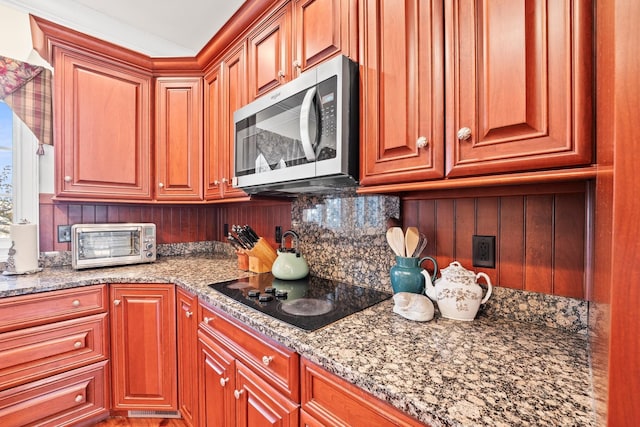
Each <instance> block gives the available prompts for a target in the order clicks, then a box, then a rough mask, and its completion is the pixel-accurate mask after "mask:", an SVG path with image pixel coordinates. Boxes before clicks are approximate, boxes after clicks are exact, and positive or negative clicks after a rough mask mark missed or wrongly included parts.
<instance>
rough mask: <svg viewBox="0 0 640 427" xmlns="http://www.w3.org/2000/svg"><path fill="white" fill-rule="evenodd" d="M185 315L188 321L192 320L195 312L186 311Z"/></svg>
mask: <svg viewBox="0 0 640 427" xmlns="http://www.w3.org/2000/svg"><path fill="white" fill-rule="evenodd" d="M184 315H185V316H187V319H188V318H190V317H191V316H193V312H192V311H185V312H184Z"/></svg>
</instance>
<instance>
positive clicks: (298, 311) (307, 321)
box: [209, 273, 391, 331]
mask: <svg viewBox="0 0 640 427" xmlns="http://www.w3.org/2000/svg"><path fill="white" fill-rule="evenodd" d="M209 287H211V288H212V289H214V290H216V291H218V292H221V293H223V294H224V295H226V296H228V297H230V298H232V299H234V300H236V301H238V302H241V303H242V304H244V305H246V306H248V307H251V308H253V309H255V310H258V311H260V312H262V313H265V314H268V315H269V316H271V317H275V318H276V319H279V320H282V321H284V322H286V323H289V324H290V325H293V326H296V327H298V328H301V329H304V330H307V331H313V330H316V329H318V328H321V327H323V326H326V325H328V324H329V323H332V322H335V321H336V320H339V319H342V318H343V317H346V316H348V315H350V314H353V313H356V312H358V311H360V310H363V309H365V308H367V307H371V306H372V305H375V304H377V303H379V302H381V301H384V300H386V299H389V298H391V294H389V293H386V292H381V291H378V290H375V289H371V288H365V287H362V286H355V285H349V284H346V283H341V282H337V281H334V280H329V279H323V278H320V277H316V276H307V277H305V278H304V279H301V280H279V279H276V278H275V277H273V274H271V273H262V274H257V275H255V276H251V277H245V278H242V279H237V280H232V281H228V282H220V283H213V284H210V285H209Z"/></svg>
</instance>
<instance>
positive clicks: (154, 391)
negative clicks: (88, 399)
mask: <svg viewBox="0 0 640 427" xmlns="http://www.w3.org/2000/svg"><path fill="white" fill-rule="evenodd" d="M110 294H111V304H112V306H111V360H112V366H113V367H112V369H113V371H112V372H113V379H112V393H113V406H112V409H114V410H117V411H120V410H160V411H175V410H177V409H178V387H177V376H178V374H177V369H176V367H177V356H176V353H177V352H176V311H175V309H176V304H175V286H174V285H162V284H159V285H156V284H113V285H111V290H110Z"/></svg>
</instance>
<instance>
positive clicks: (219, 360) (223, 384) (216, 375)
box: [198, 331, 236, 427]
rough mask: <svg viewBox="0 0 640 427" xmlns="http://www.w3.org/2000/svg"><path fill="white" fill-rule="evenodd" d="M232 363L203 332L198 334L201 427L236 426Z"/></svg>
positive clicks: (233, 365)
mask: <svg viewBox="0 0 640 427" xmlns="http://www.w3.org/2000/svg"><path fill="white" fill-rule="evenodd" d="M234 372H235V359H234V358H233V356H231V355H230V354H229V353H228V352H226V351H225V350H223V349H222V348H221V347H220V346H219V345H218V344H216V342H215V341H214V339H213V338H212V337H211V336H210V335H208V334H206V333H205V332H202V331H198V378H199V382H200V388H199V397H200V399H199V404H200V420H201V423H200V425H201V426H203V427H204V426H206V427H224V426H234V425H235V424H236V422H235V420H236V413H235V398H234V396H233V391H234V390H235V387H236V379H235V375H234Z"/></svg>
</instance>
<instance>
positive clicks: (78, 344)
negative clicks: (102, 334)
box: [73, 341, 82, 348]
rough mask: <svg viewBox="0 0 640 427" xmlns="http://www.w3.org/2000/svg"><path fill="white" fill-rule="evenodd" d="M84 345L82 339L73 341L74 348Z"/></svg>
mask: <svg viewBox="0 0 640 427" xmlns="http://www.w3.org/2000/svg"><path fill="white" fill-rule="evenodd" d="M81 347H82V341H76V342H74V343H73V348H81Z"/></svg>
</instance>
